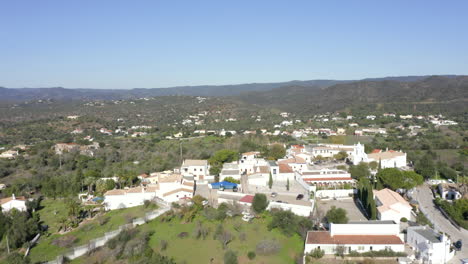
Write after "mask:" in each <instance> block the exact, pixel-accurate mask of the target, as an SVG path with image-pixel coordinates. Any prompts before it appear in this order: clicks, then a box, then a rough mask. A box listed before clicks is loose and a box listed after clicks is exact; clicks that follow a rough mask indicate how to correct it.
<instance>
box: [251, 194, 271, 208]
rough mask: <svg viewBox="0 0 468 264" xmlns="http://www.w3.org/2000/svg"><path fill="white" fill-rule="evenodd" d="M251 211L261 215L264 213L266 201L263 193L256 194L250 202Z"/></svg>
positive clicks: (266, 205)
mask: <svg viewBox="0 0 468 264" xmlns="http://www.w3.org/2000/svg"><path fill="white" fill-rule="evenodd" d="M252 207H253V210H254V211H255V212H256V213H261V212H263V211H265V209H266V208H267V207H268V199H267V197H266V195H265V194H263V193H256V194H255V196H254V199H253V202H252Z"/></svg>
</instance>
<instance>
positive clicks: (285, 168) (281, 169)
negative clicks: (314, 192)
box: [279, 163, 293, 173]
mask: <svg viewBox="0 0 468 264" xmlns="http://www.w3.org/2000/svg"><path fill="white" fill-rule="evenodd" d="M279 172H280V173H291V172H293V170H292V168H291V167H289V165H288V164H284V163H280V164H279Z"/></svg>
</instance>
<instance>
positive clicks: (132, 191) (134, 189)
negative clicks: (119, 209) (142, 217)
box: [125, 187, 143, 193]
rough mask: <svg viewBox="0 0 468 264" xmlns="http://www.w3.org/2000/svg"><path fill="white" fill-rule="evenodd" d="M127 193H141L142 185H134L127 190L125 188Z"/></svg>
mask: <svg viewBox="0 0 468 264" xmlns="http://www.w3.org/2000/svg"><path fill="white" fill-rule="evenodd" d="M125 191H126V192H127V193H141V192H143V187H134V188H130V189H128V190H125Z"/></svg>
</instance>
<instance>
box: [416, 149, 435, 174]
mask: <svg viewBox="0 0 468 264" xmlns="http://www.w3.org/2000/svg"><path fill="white" fill-rule="evenodd" d="M414 170H415V171H416V172H417V173H419V174H421V175H422V176H423V177H424V179H430V178H432V177H434V175H435V172H436V168H435V165H434V161H433V159H432V157H431V155H430V154H429V153H427V154H426V155H424V156H423V157H422V158H421V159H420V160H419V161H417V162H416V164H415V166H414Z"/></svg>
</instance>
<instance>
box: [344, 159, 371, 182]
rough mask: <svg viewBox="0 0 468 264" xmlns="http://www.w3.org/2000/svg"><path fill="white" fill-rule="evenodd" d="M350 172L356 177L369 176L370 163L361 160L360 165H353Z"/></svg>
mask: <svg viewBox="0 0 468 264" xmlns="http://www.w3.org/2000/svg"><path fill="white" fill-rule="evenodd" d="M349 173H350V174H351V176H352V177H353V178H354V179H361V178H369V177H370V175H371V174H370V171H369V165H367V163H365V162H361V163H359V164H358V165H351V166H350V167H349Z"/></svg>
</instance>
